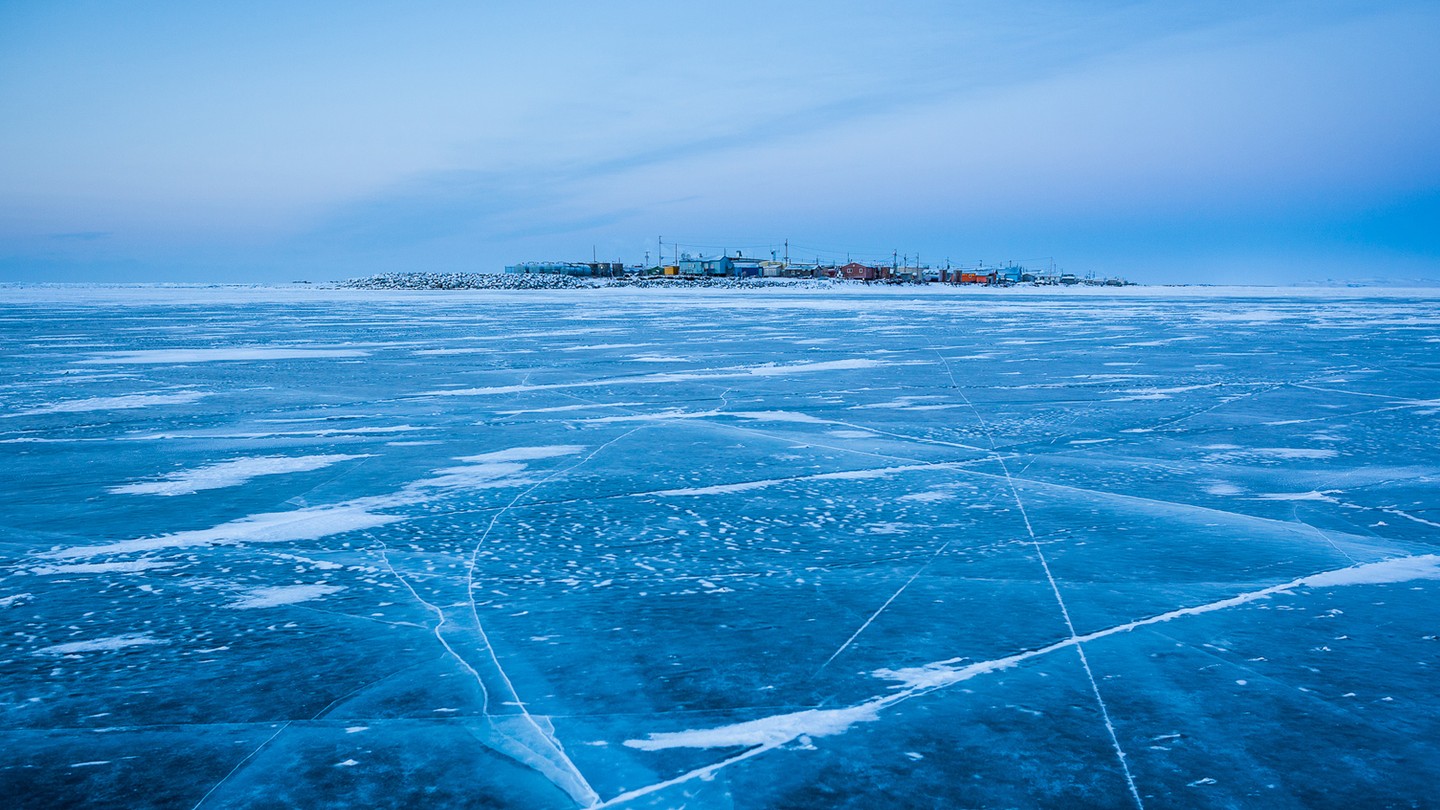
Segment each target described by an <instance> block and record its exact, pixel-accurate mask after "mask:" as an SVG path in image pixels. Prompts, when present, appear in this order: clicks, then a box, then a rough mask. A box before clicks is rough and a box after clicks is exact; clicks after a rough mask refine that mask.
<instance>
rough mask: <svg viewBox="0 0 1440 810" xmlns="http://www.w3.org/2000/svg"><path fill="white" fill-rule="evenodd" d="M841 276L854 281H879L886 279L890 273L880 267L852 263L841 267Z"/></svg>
mask: <svg viewBox="0 0 1440 810" xmlns="http://www.w3.org/2000/svg"><path fill="white" fill-rule="evenodd" d="M839 275H840V277H841V278H848V279H851V280H853V281H877V280H879V279H882V278H885V277H886V276H888V275H889V273H887V272H886V271H885V270H883V269H881V268H879V267H871V266H870V265H868V264H861V263H859V262H850V263H849V264H845V265H841V266H840V268H839Z"/></svg>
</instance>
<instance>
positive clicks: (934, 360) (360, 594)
mask: <svg viewBox="0 0 1440 810" xmlns="http://www.w3.org/2000/svg"><path fill="white" fill-rule="evenodd" d="M0 301H3V302H4V303H3V304H0V339H3V345H4V346H5V351H4V353H3V356H0V367H3V374H0V459H3V460H4V471H5V486H4V488H3V490H0V499H3V501H0V504H3V517H0V540H3V544H0V554H3V563H4V571H3V579H0V629H3V634H0V696H3V697H0V750H3V751H4V756H3V757H0V796H3V797H4V802H5V806H7V807H54V806H96V807H101V806H105V807H110V806H115V807H122V806H123V807H148V806H156V807H187V808H188V807H196V806H201V807H217V808H218V807H265V806H269V807H282V806H306V807H316V806H366V807H369V806H388V807H442V808H443V807H498V808H509V807H513V808H547V807H553V808H566V807H586V806H606V807H632V808H670V807H690V808H771V807H1030V806H1050V807H1060V806H1065V807H1077V806H1093V807H1135V806H1145V807H1235V806H1254V807H1267V808H1268V807H1361V806H1365V807H1382V806H1388V807H1411V806H1427V805H1434V804H1435V803H1436V802H1437V796H1440V793H1437V788H1436V784H1437V782H1440V623H1437V617H1440V610H1437V606H1440V601H1437V597H1440V556H1437V555H1440V487H1437V482H1440V299H1437V298H1436V297H1435V296H1433V295H1430V296H1427V295H1425V294H1391V295H1386V296H1383V297H1374V296H1367V294H1363V293H1355V292H1353V291H1349V292H1342V293H1337V294H1329V293H1315V292H1312V293H1309V294H1305V295H1299V294H1284V293H1271V294H1260V293H1255V292H1250V293H1247V294H1243V295H1240V294H1237V295H1221V294H1201V295H1197V294H1195V293H1193V292H1189V293H1183V294H1182V293H1179V292H1176V293H1166V292H1164V291H1158V292H1157V291H1148V292H1144V293H1141V294H1135V293H1133V292H1131V293H1128V294H1122V295H1093V294H1088V295H1087V294H1079V293H1078V292H1077V291H1068V292H1060V293H1055V294H1027V293H1025V292H1024V291H1019V290H1016V291H1005V292H1001V293H998V294H988V295H986V294H975V293H971V294H961V293H944V292H937V291H927V292H894V291H864V292H845V291H839V292H818V291H794V292H789V291H766V292H720V293H707V292H701V291H687V292H684V293H681V294H671V293H667V292H663V291H653V290H621V291H613V292H606V291H559V292H549V293H547V292H534V293H528V294H507V293H468V294H453V295H452V294H385V293H358V292H354V291H328V292H327V291H288V290H286V291H234V290H128V291H115V290H100V289H96V290H38V291H37V290H33V289H30V290H27V289H9V290H4V291H0Z"/></svg>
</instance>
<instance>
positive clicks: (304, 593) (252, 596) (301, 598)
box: [229, 584, 345, 610]
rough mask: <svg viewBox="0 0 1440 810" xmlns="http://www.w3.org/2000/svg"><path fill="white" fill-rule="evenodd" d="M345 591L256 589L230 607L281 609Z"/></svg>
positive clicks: (317, 587)
mask: <svg viewBox="0 0 1440 810" xmlns="http://www.w3.org/2000/svg"><path fill="white" fill-rule="evenodd" d="M343 590H345V589H344V588H343V587H340V586H338V585H325V584H316V585H276V586H274V587H268V588H255V589H253V590H251V591H248V592H247V595H246V596H245V597H244V598H242V599H239V600H237V601H235V602H231V603H230V605H229V607H232V608H235V609H236V610H253V609H256V608H268V607H279V606H281V605H293V604H297V603H299V602H309V601H310V600H312V599H319V598H320V597H322V596H326V595H328V594H332V593H338V592H340V591H343Z"/></svg>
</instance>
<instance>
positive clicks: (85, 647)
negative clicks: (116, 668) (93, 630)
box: [35, 633, 170, 655]
mask: <svg viewBox="0 0 1440 810" xmlns="http://www.w3.org/2000/svg"><path fill="white" fill-rule="evenodd" d="M169 643H170V642H169V641H167V640H165V639H163V638H155V637H154V636H151V635H150V634H149V633H126V634H124V635H119V636H110V637H109V638H94V639H90V640H88V641H69V642H66V643H64V644H52V645H50V646H49V647H42V648H40V649H38V650H36V651H35V654H36V655H70V654H72V653H84V652H107V651H109V650H123V649H126V648H127V647H148V646H151V645H155V644H169Z"/></svg>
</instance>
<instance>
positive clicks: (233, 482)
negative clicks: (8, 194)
mask: <svg viewBox="0 0 1440 810" xmlns="http://www.w3.org/2000/svg"><path fill="white" fill-rule="evenodd" d="M369 457H370V456H369V455H363V454H362V455H346V454H339V453H337V454H331V455H317V456H254V457H250V458H237V459H232V460H230V461H221V462H218V463H215V464H209V465H206V466H204V467H197V468H195V469H193V470H180V471H178V472H173V473H169V474H167V475H165V476H164V477H163V478H161V479H160V480H158V481H143V482H138V483H134V484H126V485H124V486H118V487H111V488H110V492H112V493H115V494H117V495H121V494H123V495H189V494H191V493H193V492H199V491H201V490H205V489H220V488H222V487H233V486H239V485H240V484H244V483H246V482H247V481H250V480H252V479H255V478H259V477H261V476H266V475H283V474H285V473H295V472H309V471H311V470H319V469H322V468H324V467H328V466H330V465H332V464H338V463H340V462H342V461H350V460H351V459H357V458H369Z"/></svg>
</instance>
